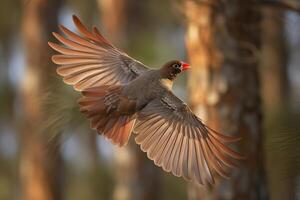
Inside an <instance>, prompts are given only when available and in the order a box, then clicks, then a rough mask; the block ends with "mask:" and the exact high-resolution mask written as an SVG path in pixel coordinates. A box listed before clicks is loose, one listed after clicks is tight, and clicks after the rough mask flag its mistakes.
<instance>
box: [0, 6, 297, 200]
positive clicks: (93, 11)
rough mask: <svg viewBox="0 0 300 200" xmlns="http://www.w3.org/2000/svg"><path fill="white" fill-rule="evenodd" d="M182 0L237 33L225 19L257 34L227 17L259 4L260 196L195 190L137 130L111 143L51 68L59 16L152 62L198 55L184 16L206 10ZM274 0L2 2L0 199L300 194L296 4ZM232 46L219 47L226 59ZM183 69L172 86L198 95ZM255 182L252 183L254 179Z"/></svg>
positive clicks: (280, 196)
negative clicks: (145, 147) (162, 162)
mask: <svg viewBox="0 0 300 200" xmlns="http://www.w3.org/2000/svg"><path fill="white" fill-rule="evenodd" d="M189 2H192V3H193V4H195V5H197V6H200V7H201V6H202V7H203V8H201V9H207V8H209V9H210V13H209V14H208V16H210V17H211V16H215V18H213V17H212V18H213V20H215V21H214V23H212V26H214V27H216V28H215V29H214V31H216V32H218V33H220V32H221V31H222V30H223V29H220V30H219V29H218V24H223V25H224V24H225V25H228V27H227V28H228V30H227V29H226V31H227V32H228V33H229V34H234V33H233V32H232V31H231V30H232V26H238V27H239V26H240V27H243V28H242V29H245V33H246V35H247V34H248V35H253V31H252V32H251V30H250V29H251V28H252V27H251V24H247V23H243V22H242V20H241V21H238V20H237V21H235V23H236V24H235V23H232V24H230V23H231V22H232V20H231V17H232V15H231V14H232V13H233V12H235V10H238V9H239V7H238V6H241V4H243V3H245V4H246V2H248V3H249V5H248V4H247V6H248V7H249V6H250V7H251V6H253V9H254V10H255V12H257V11H258V12H259V17H257V19H256V18H255V20H256V21H255V23H257V26H258V28H257V27H256V28H257V30H258V31H254V35H253V37H255V38H258V40H259V41H260V42H259V44H258V45H256V48H257V49H255V51H257V52H256V53H257V54H258V55H259V61H257V62H256V64H255V67H256V69H257V72H255V73H256V74H257V75H258V76H259V81H258V83H260V86H258V87H256V88H255V89H257V90H258V92H259V93H260V98H261V101H258V102H259V103H260V102H262V104H259V105H262V106H259V108H258V109H261V110H260V111H261V112H262V113H263V114H262V116H263V118H262V120H263V121H262V123H263V124H262V134H260V135H259V136H258V137H257V138H256V139H257V140H261V141H262V145H263V146H262V147H263V148H262V150H259V151H258V152H256V154H257V155H260V154H261V155H264V157H263V160H262V163H260V164H259V165H261V166H260V167H261V168H260V169H264V170H262V171H263V175H264V176H265V177H266V181H265V183H261V184H262V185H265V186H266V187H267V189H266V190H265V192H266V195H255V194H253V195H250V194H251V193H253V191H249V192H248V193H247V192H246V191H247V187H246V188H244V189H243V190H244V193H243V194H247V195H245V196H238V195H232V194H233V193H235V192H234V191H233V190H238V189H239V187H238V186H237V187H230V189H228V188H227V187H225V186H223V187H220V185H219V186H218V187H219V188H220V189H218V190H214V189H212V188H213V186H211V187H205V190H207V191H210V193H211V195H208V194H206V195H204V196H201V195H199V194H196V193H197V192H195V191H197V188H198V187H199V186H193V185H191V184H190V183H187V182H186V181H184V180H183V179H181V178H177V177H174V176H172V175H171V174H169V173H165V172H163V171H162V170H161V169H160V168H158V167H155V166H154V164H153V163H152V162H151V161H148V160H147V158H146V154H145V153H142V152H140V150H139V147H138V146H137V145H136V144H134V142H133V140H131V142H130V144H129V145H128V146H127V147H124V148H121V149H119V148H118V147H113V146H112V145H111V144H110V143H109V142H108V141H107V140H105V139H104V138H103V137H99V136H97V135H96V133H94V132H93V131H91V130H89V128H88V122H87V120H85V119H84V117H83V116H82V115H81V114H80V113H79V109H78V107H77V105H76V99H77V98H78V97H79V94H78V93H76V92H74V91H73V90H72V88H71V87H70V86H66V85H64V84H63V83H62V80H61V78H60V77H58V75H56V73H55V69H56V66H55V65H54V64H53V63H52V62H51V55H52V54H53V53H54V52H53V51H52V50H51V49H50V48H49V47H48V45H47V42H48V41H55V40H54V37H52V35H51V33H52V32H53V31H54V32H59V30H58V24H63V25H64V26H66V27H68V28H70V29H71V30H74V28H75V27H74V24H73V22H72V15H73V14H76V15H77V16H78V17H79V18H80V19H82V21H83V22H84V24H86V25H87V26H88V27H89V28H91V27H92V25H96V26H97V27H98V28H99V29H100V30H101V32H102V33H103V35H104V36H106V37H107V38H108V39H109V40H111V41H113V43H114V44H115V45H116V46H118V47H120V48H121V49H122V50H124V51H125V52H127V53H128V54H129V55H130V56H132V57H134V58H136V59H137V60H140V61H142V62H143V63H144V64H146V65H148V66H152V67H154V68H155V67H160V66H161V65H162V64H163V63H165V62H166V61H168V60H171V59H176V58H178V59H181V60H191V64H192V67H193V64H194V65H196V64H197V59H195V58H193V57H192V56H194V57H195V55H193V53H187V52H188V50H187V48H191V49H192V47H191V44H190V45H186V43H188V41H191V40H189V37H190V36H189V34H188V33H190V32H189V31H191V30H190V29H189V27H191V26H190V25H191V24H192V23H193V21H191V18H190V17H189V14H191V15H192V14H195V16H196V19H197V20H199V21H200V22H199V23H202V22H201V20H202V21H203V20H204V21H205V20H207V19H206V18H204V17H203V16H204V15H205V12H201V13H198V14H197V13H193V12H195V11H194V10H192V9H188V8H189V7H188V6H187V4H188V3H189ZM241 2H242V3H241ZM278 2H280V1H275V0H274V1H253V0H250V1H248V0H245V1H238V0H220V1H217V0H206V1H191V0H174V1H171V0H165V1H160V0H143V1H142V0H86V1H80V0H23V1H19V0H2V1H1V3H0V5H1V6H0V200H2V199H3V200H10V199H26V200H27V199H28V200H46V199H47V200H48V199H49V200H50V199H55V200H59V199H68V200H71V199H72V200H82V199H89V200H90V199H91V200H93V199H105V200H106V199H116V200H123V199H124V200H125V199H149V200H150V199H167V200H168V199H170V200H171V199H172V200H173V199H174V200H176V199H178V200H179V199H189V200H192V199H300V187H299V186H300V184H299V172H300V162H299V160H300V145H299V144H300V67H299V65H300V59H299V58H300V56H299V55H300V54H299V52H300V35H299V33H300V15H299V7H300V2H298V1H296V0H294V1H292V2H286V1H283V0H282V1H281V2H283V3H282V4H281V3H278ZM242 8H243V6H241V9H242ZM200 11H201V10H200ZM204 11H205V10H204ZM250 11H251V12H252V10H250ZM193 19H194V18H193ZM239 23H242V25H243V26H242V25H240V24H239ZM229 25H230V26H229ZM244 27H246V28H244ZM204 29H206V27H204ZM248 29H249V32H248ZM207 30H208V29H207ZM204 34H207V33H203V35H204ZM203 35H201V33H200V36H199V37H202V36H203ZM211 37H212V38H213V40H214V41H216V44H217V46H219V47H220V49H221V50H222V52H228V49H229V51H230V53H233V56H236V57H239V56H241V54H239V53H237V52H238V51H239V50H238V48H236V46H237V45H236V43H235V42H234V41H233V42H232V41H231V42H229V43H225V40H223V39H224V38H222V37H221V36H220V34H214V33H212V35H211ZM206 39H207V38H206ZM226 41H229V40H226ZM192 43H193V42H192ZM192 45H193V44H192ZM206 48H207V46H206V47H204V50H205V49H206ZM231 48H235V51H231V50H230V49H231ZM190 51H191V50H190ZM199 52H200V53H201V51H199ZM230 53H229V54H230ZM229 54H228V55H229ZM199 55H200V54H199ZM201 55H202V54H201ZM204 55H205V54H204ZM228 55H227V54H226V53H224V56H223V57H226V56H228ZM231 56H232V55H231ZM229 57H230V55H229ZM211 58H212V57H210V58H209V59H211ZM242 59H243V58H241V60H242ZM225 60H226V59H225ZM228 63H230V62H228ZM228 63H227V64H228ZM213 65H214V64H213ZM216 65H217V64H216ZM229 65H230V64H229ZM221 66H222V65H220V66H219V67H220V68H221V72H222V69H223V68H222V67H221ZM197 67H198V66H196V68H197ZM200 67H201V66H200ZM225 68H226V66H225ZM216 69H217V70H218V69H219V68H218V67H217V68H216ZM211 70H215V68H212V69H211ZM209 72H210V73H212V72H211V71H209ZM190 73H197V71H191V72H190ZM234 76H235V75H233V76H232V78H234ZM190 78H192V77H191V76H190V74H184V75H181V76H180V77H179V78H178V79H177V80H176V84H175V86H174V90H175V93H176V94H177V95H178V96H180V97H181V98H182V99H184V100H186V101H189V102H192V103H193V104H195V102H193V100H191V99H192V97H191V96H192V95H193V94H190V93H189V91H191V90H192V89H191V88H192V87H198V86H191V85H190V86H189V89H187V86H186V85H187V83H186V82H187V81H188V80H189V79H190ZM189 83H191V82H189ZM241 87H242V86H241ZM200 103H201V102H200ZM249 120H251V119H249ZM221 127H222V126H221ZM221 131H222V130H221ZM225 132H227V131H225ZM229 132H230V131H229ZM244 143H247V141H244ZM250 156H251V155H250ZM242 165H243V164H242ZM247 167H248V166H246V169H249V168H250V169H251V167H253V166H251V167H248V168H247ZM233 170H235V169H233ZM251 173H252V172H251V170H250V171H246V172H245V174H247V176H249V180H250V179H252V178H253V177H254V176H253V175H252V174H251ZM258 179H259V178H258ZM234 180H235V179H234ZM243 180H245V179H243ZM254 182H255V181H254ZM234 183H235V184H234V185H235V186H236V185H239V184H241V185H242V184H243V183H242V182H240V183H239V182H238V181H237V182H234ZM225 185H226V184H225ZM195 187H196V189H195ZM254 187H257V188H259V187H260V182H259V181H258V182H255V184H254ZM249 188H250V186H249ZM229 190H230V191H231V192H229V194H228V191H229ZM208 193H209V192H208ZM214 193H219V194H220V195H214ZM258 193H259V192H258Z"/></svg>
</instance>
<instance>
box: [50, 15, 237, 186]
mask: <svg viewBox="0 0 300 200" xmlns="http://www.w3.org/2000/svg"><path fill="white" fill-rule="evenodd" d="M73 20H74V23H75V25H76V27H77V29H78V31H79V33H80V35H77V34H75V33H73V32H71V31H70V30H68V29H67V28H65V27H63V26H61V27H60V29H61V31H62V32H63V33H64V34H65V35H66V37H63V36H61V35H59V34H57V33H53V35H54V36H55V37H56V38H57V39H58V40H59V41H60V42H61V43H62V44H64V46H61V45H58V44H55V43H51V42H49V45H50V46H51V47H52V48H53V49H54V50H56V51H57V52H59V53H61V54H60V55H54V56H53V57H52V60H53V62H54V63H56V64H58V65H60V67H58V69H57V73H58V74H59V75H61V76H63V78H64V79H63V80H64V82H65V83H67V84H70V85H72V86H73V87H74V89H75V90H78V91H81V92H82V95H83V97H82V98H81V99H79V101H78V103H79V105H80V111H81V112H82V113H84V114H85V115H86V117H87V118H88V119H89V120H90V124H91V128H93V129H95V130H97V132H98V133H99V134H102V135H104V136H105V137H107V138H109V139H110V140H111V141H112V142H113V143H115V144H118V145H120V146H123V145H125V144H126V143H127V141H128V139H129V137H130V134H131V132H132V131H133V132H134V133H136V134H137V136H136V138H135V141H136V142H137V144H139V145H140V147H141V149H142V150H143V151H144V152H147V156H148V157H149V158H150V159H151V160H153V161H154V163H155V164H156V165H158V166H160V167H162V168H163V169H164V170H165V171H167V172H172V174H174V175H175V176H183V177H184V178H185V179H188V180H194V181H196V182H197V183H200V184H206V183H214V174H219V175H220V176H222V177H225V178H227V177H228V172H227V171H228V168H231V167H234V166H236V164H235V163H234V162H233V161H232V160H233V158H234V159H242V156H241V155H240V154H239V153H237V152H235V151H233V150H232V149H231V148H229V147H228V146H227V145H226V143H231V142H235V141H237V140H238V139H239V138H237V137H233V136H226V135H223V134H220V133H217V132H216V131H214V130H212V129H210V128H209V127H207V126H206V125H205V124H203V123H202V122H201V120H200V119H199V118H198V117H197V116H196V115H194V114H193V113H192V111H191V110H190V108H189V107H188V106H187V105H186V104H185V103H184V102H183V101H181V100H180V99H179V98H178V97H176V96H175V95H174V94H173V92H172V85H173V80H174V79H175V78H176V75H178V74H179V73H181V72H182V71H184V70H186V69H188V68H189V65H188V64H186V63H183V62H181V61H178V60H173V61H170V62H168V63H166V64H165V65H163V66H162V68H161V69H159V70H154V69H150V68H148V67H146V66H145V65H144V64H142V63H141V62H139V61H137V60H135V59H133V58H131V57H129V56H128V55H127V54H126V53H124V52H122V51H120V50H118V49H117V48H116V47H114V46H113V45H112V44H111V43H109V42H108V41H107V40H106V39H105V38H104V37H103V36H102V35H101V34H100V33H99V31H98V30H97V28H93V31H92V32H89V31H88V30H87V29H86V28H85V26H84V25H83V24H82V23H81V22H80V21H79V19H78V18H77V17H76V16H74V17H73Z"/></svg>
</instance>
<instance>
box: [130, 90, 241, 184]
mask: <svg viewBox="0 0 300 200" xmlns="http://www.w3.org/2000/svg"><path fill="white" fill-rule="evenodd" d="M134 132H135V133H137V134H138V135H137V136H136V138H135V139H136V142H137V143H138V144H139V145H140V147H141V149H142V150H143V151H144V152H147V156H148V157H149V158H150V159H151V160H154V162H155V164H156V165H158V166H160V167H162V168H163V169H164V170H165V171H167V172H172V173H173V174H174V175H175V176H183V177H184V178H185V179H188V180H196V181H197V182H198V183H200V184H206V183H207V182H208V183H214V177H213V174H214V173H215V172H216V173H217V174H219V175H221V176H222V177H228V174H227V172H226V171H227V170H228V168H231V167H234V166H236V164H235V163H234V162H233V161H232V158H235V159H242V156H241V155H240V154H239V153H237V152H235V151H233V150H232V149H231V148H229V147H228V146H226V145H225V143H228V142H234V141H237V140H239V138H237V137H232V136H225V135H223V134H220V133H217V132H216V131H214V130H212V129H210V128H209V127H207V126H205V125H204V124H203V123H202V122H201V120H200V119H199V118H198V117H197V116H195V115H194V114H193V113H192V112H191V110H190V109H189V108H188V106H187V105H186V104H185V103H184V102H183V101H181V100H180V99H179V98H177V97H176V96H175V95H174V94H173V93H172V92H169V93H168V94H167V95H165V96H164V97H162V98H161V99H155V100H153V101H152V102H150V103H149V104H148V105H147V106H146V107H145V108H144V109H143V110H142V111H140V113H139V116H138V121H137V124H136V126H135V129H134Z"/></svg>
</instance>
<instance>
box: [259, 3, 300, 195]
mask: <svg viewBox="0 0 300 200" xmlns="http://www.w3.org/2000/svg"><path fill="white" fill-rule="evenodd" d="M284 22H285V18H284V13H283V12H282V10H279V9H276V8H274V7H266V8H264V9H263V18H262V55H261V57H262V58H263V59H262V62H261V65H260V74H261V80H262V94H263V100H264V101H263V103H264V110H265V113H266V114H265V118H266V120H265V121H266V127H265V130H266V133H267V134H266V146H267V153H268V154H267V157H268V159H267V166H268V170H269V174H270V175H269V185H270V188H271V190H270V191H271V192H270V197H271V199H274V200H276V199H278V200H280V199H296V196H295V190H296V188H295V179H294V178H293V176H294V171H293V170H291V169H290V166H289V165H288V164H287V162H286V161H284V160H285V158H289V157H291V154H293V152H294V151H293V150H292V151H283V150H282V149H281V148H278V142H276V140H277V139H278V138H281V137H282V127H283V126H284V122H285V121H288V122H290V124H289V125H287V127H289V128H290V127H293V125H292V122H293V121H294V120H293V118H294V116H292V115H291V114H290V113H289V110H290V109H291V108H290V107H289V96H290V94H289V93H290V92H289V81H288V74H287V73H288V69H287V68H288V67H287V59H288V58H287V53H288V52H287V48H286V41H285V37H284ZM270 83H271V84H270ZM278 122H280V123H278ZM291 132H294V131H293V130H292V129H291ZM288 135H289V137H291V138H292V140H293V139H294V137H293V135H291V134H288ZM283 141H284V140H283ZM280 158H282V159H280ZM274 166H276V167H274ZM292 167H294V166H292ZM287 177H288V178H287Z"/></svg>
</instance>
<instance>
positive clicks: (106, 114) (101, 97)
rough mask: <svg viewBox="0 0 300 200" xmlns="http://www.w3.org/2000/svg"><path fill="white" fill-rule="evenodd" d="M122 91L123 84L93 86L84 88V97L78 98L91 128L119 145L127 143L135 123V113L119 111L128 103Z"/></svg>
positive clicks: (81, 109)
mask: <svg viewBox="0 0 300 200" xmlns="http://www.w3.org/2000/svg"><path fill="white" fill-rule="evenodd" d="M121 91H122V86H99V87H93V88H89V89H86V90H83V91H82V94H83V97H82V98H80V99H79V100H78V103H79V105H80V111H81V112H82V113H84V114H85V115H86V117H87V118H88V119H89V120H90V126H91V128H92V129H95V130H97V132H98V133H99V134H101V135H104V136H105V137H106V138H108V139H110V140H111V141H112V142H113V143H114V144H117V145H119V146H123V145H125V144H126V143H127V141H128V139H129V137H130V135H131V132H132V128H133V126H134V123H135V117H134V116H133V114H128V115H126V114H124V113H119V112H118V111H119V110H124V109H122V107H121V106H122V105H124V103H125V104H126V103H127V102H124V101H126V98H124V97H122V95H121Z"/></svg>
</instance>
